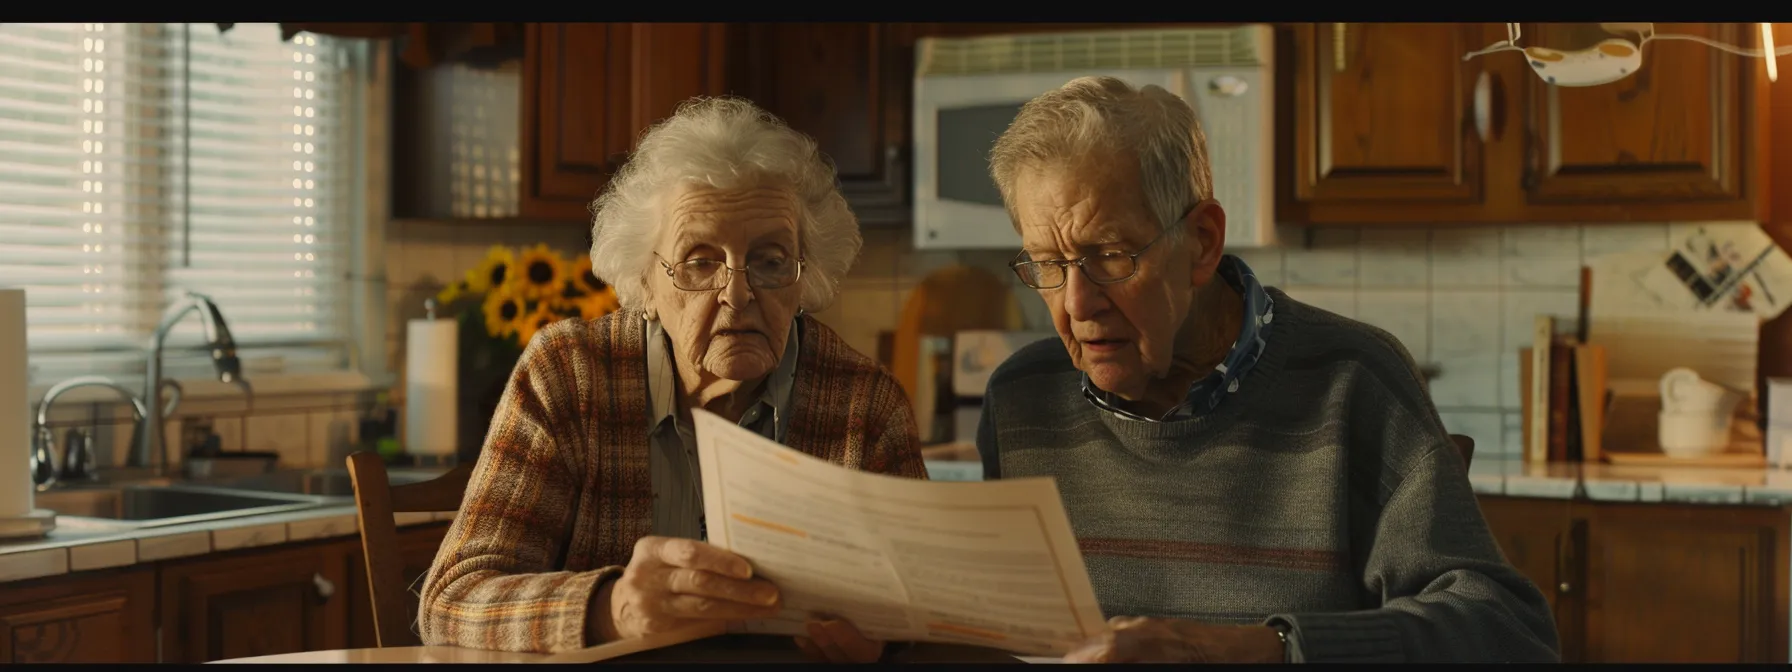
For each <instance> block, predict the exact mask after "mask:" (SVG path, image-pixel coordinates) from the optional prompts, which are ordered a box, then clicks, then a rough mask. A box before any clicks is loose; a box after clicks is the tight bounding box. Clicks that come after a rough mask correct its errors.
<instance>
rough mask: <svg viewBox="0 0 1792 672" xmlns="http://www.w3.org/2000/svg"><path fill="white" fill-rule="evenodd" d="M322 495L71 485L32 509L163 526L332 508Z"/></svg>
mask: <svg viewBox="0 0 1792 672" xmlns="http://www.w3.org/2000/svg"><path fill="white" fill-rule="evenodd" d="M337 503H338V502H337V501H334V500H331V499H330V498H326V497H311V496H304V495H293V494H276V493H249V492H238V491H232V490H226V489H222V488H214V487H200V486H189V485H126V486H117V487H75V488H67V489H57V490H50V491H48V492H40V493H37V496H36V505H37V507H38V508H42V509H49V510H51V511H55V512H56V513H57V514H60V515H62V516H71V517H77V518H92V519H99V520H104V521H106V522H107V523H109V524H112V525H117V526H122V527H132V528H144V527H163V526H168V525H182V524H186V523H197V522H204V521H209V520H221V519H226V518H240V517H244V516H256V515H263V514H269V513H284V512H288V511H302V510H304V509H309V508H315V507H319V506H324V505H329V504H337Z"/></svg>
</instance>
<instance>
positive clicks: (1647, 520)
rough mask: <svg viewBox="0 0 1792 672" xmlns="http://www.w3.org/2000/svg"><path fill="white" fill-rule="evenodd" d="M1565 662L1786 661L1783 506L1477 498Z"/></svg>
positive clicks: (1786, 623)
mask: <svg viewBox="0 0 1792 672" xmlns="http://www.w3.org/2000/svg"><path fill="white" fill-rule="evenodd" d="M1481 510H1482V513H1483V515H1484V516H1485V517H1486V519H1487V523H1488V526H1489V527H1490V528H1491V529H1492V530H1493V533H1494V537H1495V538H1496V539H1497V540H1498V541H1499V544H1500V548H1501V550H1502V551H1504V552H1505V554H1506V559H1507V560H1508V561H1510V562H1511V563H1512V564H1513V566H1515V567H1517V568H1518V569H1519V571H1521V572H1524V574H1525V575H1526V576H1527V577H1529V578H1530V579H1531V580H1532V581H1533V582H1535V583H1536V584H1537V586H1538V588H1540V589H1542V590H1543V594H1544V596H1545V597H1546V598H1547V599H1549V600H1550V605H1551V607H1552V608H1553V610H1554V614H1555V618H1556V628H1557V632H1558V634H1559V635H1560V637H1561V642H1562V659H1563V661H1564V662H1586V663H1643V662H1647V663H1660V662H1716V663H1785V662H1786V660H1787V646H1788V642H1787V627H1788V614H1787V603H1788V590H1792V588H1789V587H1788V568H1789V567H1788V561H1787V554H1788V550H1789V547H1788V539H1787V536H1788V520H1789V518H1788V516H1787V511H1786V509H1782V508H1769V507H1745V506H1706V505H1694V504H1641V503H1612V502H1589V501H1569V500H1547V499H1525V498H1514V497H1482V498H1481Z"/></svg>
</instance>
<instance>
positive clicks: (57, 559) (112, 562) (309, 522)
mask: <svg viewBox="0 0 1792 672" xmlns="http://www.w3.org/2000/svg"><path fill="white" fill-rule="evenodd" d="M454 515H455V512H453V511H440V512H435V513H427V512H425V513H400V514H397V515H396V516H394V518H395V519H396V521H397V523H398V526H399V527H408V526H414V525H421V524H425V523H431V522H435V521H441V520H452V519H453V518H454ZM358 533H359V524H358V523H357V522H356V520H355V505H354V502H353V501H352V500H351V501H350V502H348V503H346V504H341V505H325V506H320V507H318V508H314V509H305V510H303V511H293V512H286V513H274V514H263V515H258V516H244V517H241V518H227V519H224V520H211V521H205V522H200V523H190V524H186V525H169V526H167V527H154V528H144V529H122V530H121V529H119V528H116V527H111V526H106V525H99V524H94V523H91V522H89V521H88V520H85V519H79V518H71V517H66V516H58V517H57V519H56V529H54V530H51V531H50V534H49V535H48V536H45V537H39V538H37V539H21V540H4V541H0V583H4V582H7V581H22V580H25V579H35V578H40V577H45V576H55V575H59V574H68V573H72V572H83V571H88V570H94V569H105V568H109V567H124V566H127V565H134V564H139V563H146V562H154V561H157V560H168V559H172V558H184V557H190V556H196V555H205V554H207V553H214V552H221V551H234V550H238V549H244V548H257V547H264V546H277V545H280V544H287V543H295V542H301V541H313V540H320V539H331V538H338V537H349V536H354V535H356V534H358Z"/></svg>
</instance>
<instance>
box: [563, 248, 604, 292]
mask: <svg viewBox="0 0 1792 672" xmlns="http://www.w3.org/2000/svg"><path fill="white" fill-rule="evenodd" d="M568 275H571V276H572V278H571V280H572V286H573V288H575V289H577V290H579V291H580V292H582V293H584V294H587V295H591V294H602V293H604V292H606V291H608V290H609V289H610V285H609V284H608V283H606V282H604V281H603V280H600V279H598V277H597V274H596V273H593V272H592V271H591V255H589V254H581V255H579V259H578V261H575V262H573V264H572V269H571V270H570V271H569V273H568Z"/></svg>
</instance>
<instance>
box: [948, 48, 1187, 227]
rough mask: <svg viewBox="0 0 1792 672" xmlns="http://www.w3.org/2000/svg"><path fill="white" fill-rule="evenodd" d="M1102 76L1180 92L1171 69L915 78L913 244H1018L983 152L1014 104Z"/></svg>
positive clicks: (1015, 109) (1180, 82) (1016, 108)
mask: <svg viewBox="0 0 1792 672" xmlns="http://www.w3.org/2000/svg"><path fill="white" fill-rule="evenodd" d="M1088 74H1107V75H1112V76H1115V77H1119V78H1120V79H1123V80H1125V81H1127V82H1128V83H1130V84H1132V85H1134V86H1144V85H1147V84H1156V85H1158V86H1162V87H1164V88H1165V89H1168V90H1170V91H1172V92H1174V93H1176V94H1178V95H1181V96H1183V97H1184V98H1187V94H1186V92H1184V91H1183V90H1182V89H1183V88H1185V86H1186V83H1187V78H1186V77H1183V76H1180V75H1179V73H1178V72H1176V71H1171V70H1142V71H1113V72H1103V73H1093V72H1089V73H1085V72H1063V73H1012V74H992V75H958V76H937V77H923V78H920V79H917V80H916V82H915V115H914V142H915V144H914V157H915V161H914V189H915V227H914V231H915V247H917V248H921V249H929V248H931V249H1018V248H1019V247H1020V236H1019V235H1018V234H1016V233H1015V232H1014V226H1013V224H1012V222H1011V221H1010V220H1009V218H1008V214H1007V210H1006V209H1005V208H1003V207H1002V198H1001V194H1000V193H999V192H998V191H997V190H996V186H995V181H994V180H993V179H992V178H991V177H990V176H989V151H990V149H991V148H993V147H994V146H995V141H996V138H997V137H999V136H1001V134H1002V132H1004V131H1006V130H1008V125H1009V124H1010V123H1011V122H1013V121H1014V117H1015V115H1016V114H1018V113H1019V112H1020V108H1021V106H1023V105H1025V104H1026V103H1027V101H1030V100H1032V99H1033V98H1035V97H1037V96H1039V95H1040V94H1043V93H1045V92H1047V91H1050V90H1052V89H1056V88H1058V87H1060V86H1063V85H1064V83H1065V82H1068V81H1070V80H1072V79H1075V78H1077V77H1081V76H1084V75H1088Z"/></svg>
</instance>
